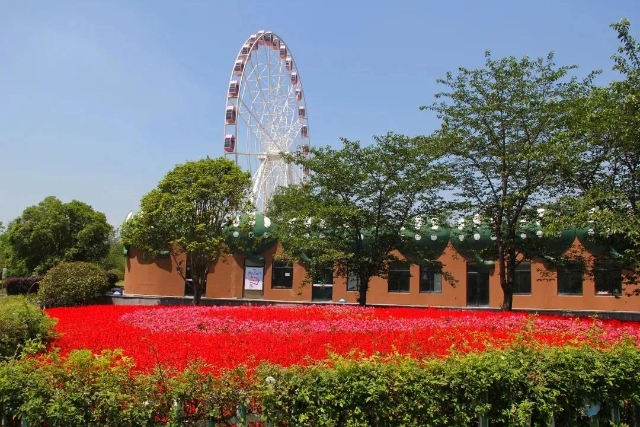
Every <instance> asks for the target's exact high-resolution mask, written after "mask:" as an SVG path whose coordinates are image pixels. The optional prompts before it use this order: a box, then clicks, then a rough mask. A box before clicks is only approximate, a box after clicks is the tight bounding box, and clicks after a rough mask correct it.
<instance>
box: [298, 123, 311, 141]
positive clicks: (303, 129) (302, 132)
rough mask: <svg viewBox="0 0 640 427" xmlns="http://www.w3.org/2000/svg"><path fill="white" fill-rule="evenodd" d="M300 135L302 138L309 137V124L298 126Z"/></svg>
mask: <svg viewBox="0 0 640 427" xmlns="http://www.w3.org/2000/svg"><path fill="white" fill-rule="evenodd" d="M300 136H301V137H303V138H308V137H309V126H307V125H303V126H302V127H301V128H300Z"/></svg>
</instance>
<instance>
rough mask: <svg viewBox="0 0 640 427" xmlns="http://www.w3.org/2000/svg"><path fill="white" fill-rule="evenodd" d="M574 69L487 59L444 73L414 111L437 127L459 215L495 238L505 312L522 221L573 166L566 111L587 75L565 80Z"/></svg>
mask: <svg viewBox="0 0 640 427" xmlns="http://www.w3.org/2000/svg"><path fill="white" fill-rule="evenodd" d="M574 68H576V67H575V66H562V67H557V66H556V64H555V63H554V61H553V54H549V55H548V56H547V57H546V58H539V59H535V60H532V59H530V58H528V57H526V56H525V57H523V58H521V59H517V58H514V57H507V58H503V59H498V60H495V59H492V58H491V54H490V53H489V52H487V53H486V65H485V68H481V69H475V70H470V69H466V68H460V69H459V72H458V74H457V75H455V76H454V75H453V74H452V73H447V75H446V78H444V79H440V80H438V82H439V83H441V84H443V85H444V86H446V88H447V90H446V91H445V92H442V93H438V94H436V99H437V100H438V101H436V102H435V103H433V104H432V105H431V106H428V107H421V108H422V109H430V110H433V111H435V112H436V113H437V117H438V118H440V119H441V120H442V124H441V127H440V129H439V130H438V131H437V132H436V134H435V138H434V139H431V140H430V141H437V144H438V145H439V146H440V148H441V150H442V151H443V153H444V154H445V157H444V164H445V165H446V167H447V169H448V170H449V171H450V172H451V174H452V175H453V178H454V180H455V188H456V190H457V191H456V193H455V196H454V197H455V199H456V201H457V202H459V209H460V210H461V213H463V214H469V215H471V214H478V215H480V216H481V217H482V218H483V219H484V220H485V221H486V222H487V226H488V227H490V228H491V231H492V233H493V235H494V238H495V255H494V257H495V258H497V260H498V265H499V271H500V284H501V287H502V290H503V293H504V299H503V303H502V307H503V309H506V310H510V309H511V307H512V300H513V283H514V276H515V269H516V266H517V263H518V260H519V257H520V256H521V254H522V252H523V251H522V249H523V242H522V239H520V238H519V234H520V233H519V231H518V230H519V228H520V227H521V220H523V219H525V220H526V219H527V218H528V219H530V220H532V219H534V217H535V216H537V213H536V208H539V207H540V206H541V205H542V204H544V203H547V202H548V201H549V200H552V199H554V198H555V197H557V195H558V194H560V193H561V192H562V191H563V190H564V184H563V182H562V176H561V171H564V170H566V169H569V168H571V167H573V165H574V163H575V162H576V161H577V153H576V151H575V146H574V145H573V144H572V141H571V139H570V138H567V132H568V130H569V129H570V126H571V124H572V123H571V120H572V115H571V114H570V112H571V108H572V106H573V105H574V104H575V103H576V102H578V101H579V100H581V99H582V98H583V97H584V96H585V95H586V94H587V93H588V91H589V90H590V89H591V87H592V85H591V78H592V76H591V75H590V76H589V77H588V78H587V79H585V80H583V81H580V80H578V79H576V78H571V77H569V73H570V72H571V71H572V70H573V69H574ZM524 255H525V256H528V255H530V254H526V253H525V254H524Z"/></svg>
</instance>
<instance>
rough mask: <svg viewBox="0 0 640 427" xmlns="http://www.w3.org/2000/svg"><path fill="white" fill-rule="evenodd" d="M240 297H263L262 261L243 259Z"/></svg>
mask: <svg viewBox="0 0 640 427" xmlns="http://www.w3.org/2000/svg"><path fill="white" fill-rule="evenodd" d="M242 297H243V298H247V299H262V298H264V261H254V260H251V259H249V258H245V259H244V275H243V283H242Z"/></svg>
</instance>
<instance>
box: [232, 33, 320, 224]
mask: <svg viewBox="0 0 640 427" xmlns="http://www.w3.org/2000/svg"><path fill="white" fill-rule="evenodd" d="M269 40H271V41H272V42H271V43H269ZM275 43H277V46H278V50H276V49H274V44H275ZM282 47H284V48H285V55H284V58H283V57H282V56H281V52H280V49H281V48H282ZM247 50H248V54H246V52H247ZM238 61H242V63H243V67H242V70H241V72H240V73H238V72H237V70H236V64H237V63H238ZM293 76H295V80H296V82H295V83H294V82H293V78H292V77H293ZM234 82H239V85H240V87H239V91H238V93H237V96H236V97H234V96H231V90H230V88H231V85H232V84H233V83H234ZM229 86H230V87H229V90H228V91H227V103H226V108H225V125H224V133H225V140H226V139H227V138H228V137H229V136H230V135H233V138H234V150H233V152H228V151H226V150H225V157H230V156H232V157H233V158H234V159H235V162H236V164H237V165H239V166H240V167H243V168H245V169H248V170H249V171H250V173H251V176H252V181H253V185H252V196H253V202H254V205H255V208H256V210H257V211H258V212H264V211H265V210H266V207H267V204H268V202H269V200H270V198H271V195H272V194H273V192H274V191H275V190H276V188H277V187H278V186H288V185H292V184H298V183H300V182H302V181H303V180H304V172H305V171H303V170H302V168H301V167H299V166H297V165H294V164H289V163H286V162H285V161H284V159H283V158H282V153H291V152H293V151H299V150H300V149H303V150H305V151H307V152H308V146H309V145H310V139H309V119H308V117H309V113H308V110H307V103H306V99H305V93H304V87H303V85H302V79H301V77H300V73H299V71H298V67H297V65H296V62H295V59H294V57H293V55H292V53H291V51H290V49H289V47H288V45H287V44H286V43H285V41H284V40H283V39H282V38H281V37H280V36H278V35H277V34H275V33H273V32H271V31H259V32H258V33H257V34H252V35H251V36H250V37H249V38H248V39H247V40H246V41H245V43H244V44H243V45H242V47H241V48H240V50H239V51H238V55H237V56H236V62H235V63H234V67H233V68H232V70H231V77H230V79H229ZM297 89H299V93H298V92H297V91H296V90H297ZM230 107H235V109H236V110H235V117H234V123H230V122H229V121H228V120H227V119H228V117H227V111H229V108H230ZM301 108H303V113H304V114H303V115H301V114H300V109H301ZM303 127H304V128H305V129H304V131H305V132H304V134H303ZM302 147H305V148H302Z"/></svg>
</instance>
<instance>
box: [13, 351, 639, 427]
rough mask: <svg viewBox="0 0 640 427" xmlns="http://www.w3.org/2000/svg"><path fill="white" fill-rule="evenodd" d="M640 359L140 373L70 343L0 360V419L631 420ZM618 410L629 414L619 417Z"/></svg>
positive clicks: (342, 362) (378, 361) (131, 422)
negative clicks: (64, 352) (591, 411)
mask: <svg viewBox="0 0 640 427" xmlns="http://www.w3.org/2000/svg"><path fill="white" fill-rule="evenodd" d="M638 365H640V348H638V345H637V344H636V343H635V342H633V343H631V342H621V343H619V344H616V345H615V346H613V347H611V348H594V347H592V346H591V344H585V345H583V346H580V347H570V346H567V347H558V348H547V347H543V346H540V348H537V349H532V348H524V347H517V348H512V349H505V350H491V351H486V352H484V353H472V354H467V355H464V354H453V355H451V356H449V357H447V358H444V359H427V360H414V359H411V358H410V357H408V356H407V357H404V356H399V355H395V356H388V357H380V356H372V357H369V358H365V359H351V358H342V357H333V358H331V359H330V360H328V361H324V362H318V363H315V364H313V365H311V366H296V365H293V366H290V367H282V366H277V365H268V364H262V365H260V366H258V367H257V369H255V370H254V369H252V370H249V369H247V368H243V367H237V368H235V369H233V370H218V371H217V372H215V373H214V371H216V369H212V368H213V367H211V366H207V365H198V364H195V365H190V366H188V367H187V368H186V369H184V370H183V371H182V372H179V371H176V370H173V369H171V368H169V369H168V370H165V368H163V367H158V368H157V369H156V370H154V371H153V372H150V373H143V372H139V371H137V370H136V368H135V362H134V361H133V360H132V359H129V358H127V357H125V356H123V355H122V352H121V351H118V350H116V351H105V352H103V353H101V354H92V353H91V352H90V351H89V350H74V351H72V352H71V353H70V354H69V355H68V357H62V356H60V355H59V354H57V353H49V354H46V355H44V356H43V357H41V358H38V359H36V358H23V359H20V360H11V361H9V362H8V363H4V364H0V402H1V406H0V419H2V416H3V415H4V416H5V418H6V419H9V420H14V419H18V417H23V418H24V420H25V421H26V422H27V423H28V424H29V425H41V423H43V422H46V423H47V424H46V425H48V426H51V427H58V426H114V427H116V426H159V425H170V426H180V425H202V424H198V423H199V422H201V421H204V420H208V421H209V423H210V424H209V425H229V424H230V423H231V422H235V423H236V424H235V425H246V424H244V422H246V421H251V419H254V420H255V418H254V417H253V415H256V414H258V413H259V414H261V417H262V421H264V422H265V423H264V424H262V423H255V424H254V423H252V424H250V425H256V426H257V425H262V426H263V425H272V426H318V427H330V426H349V427H369V426H385V427H423V426H434V427H437V426H470V425H479V418H480V417H486V418H488V420H489V422H488V424H489V425H492V426H495V427H503V426H504V427H511V426H524V425H532V426H546V425H549V420H550V417H552V416H553V417H554V419H555V422H556V423H557V425H572V426H586V425H598V423H599V425H603V426H604V425H607V426H609V425H636V424H632V421H633V422H634V423H635V420H634V418H635V416H634V415H633V412H632V409H633V407H637V406H639V405H640V388H639V387H638V384H640V370H639V369H638ZM586 400H590V401H592V402H600V403H601V405H602V409H601V411H600V412H599V413H598V416H597V417H598V418H597V419H595V420H590V419H589V418H588V417H587V416H586V414H585V411H584V407H585V401H586ZM614 409H620V415H621V421H622V422H623V423H625V424H613V422H612V420H611V418H612V411H611V410H614ZM2 411H4V414H3V413H2ZM245 415H246V416H245ZM234 416H235V417H237V418H236V419H235V420H233V421H232V420H230V418H231V417H234ZM267 423H269V424H267ZM10 425H11V424H10Z"/></svg>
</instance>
